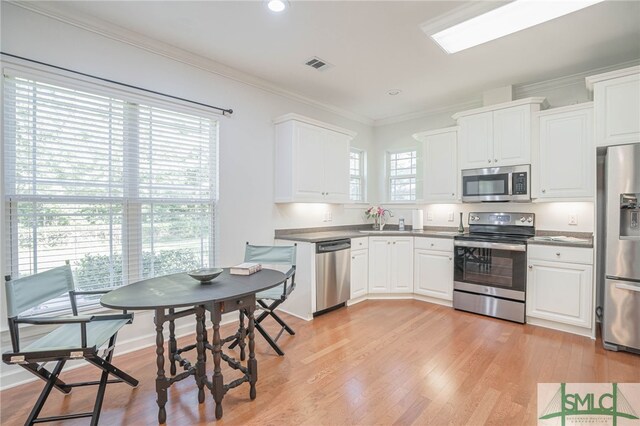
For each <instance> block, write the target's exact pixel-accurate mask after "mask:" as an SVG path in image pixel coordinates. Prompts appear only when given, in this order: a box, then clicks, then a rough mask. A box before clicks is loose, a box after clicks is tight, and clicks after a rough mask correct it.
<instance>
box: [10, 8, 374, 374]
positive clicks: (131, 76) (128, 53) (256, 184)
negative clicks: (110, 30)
mask: <svg viewBox="0 0 640 426" xmlns="http://www.w3.org/2000/svg"><path fill="white" fill-rule="evenodd" d="M0 26H1V31H2V32H1V34H0V42H1V46H0V47H1V49H2V51H4V52H7V53H11V54H14V55H19V56H23V57H26V58H31V59H35V60H38V61H42V62H46V63H51V64H54V65H59V66H62V67H65V68H70V69H73V70H77V71H82V72H85V73H89V74H95V75H98V76H101V77H104V78H108V79H112V80H115V81H121V82H125V83H128V84H132V85H137V86H140V87H144V88H147V89H151V90H156V91H160V92H164V93H168V94H172V95H174V96H179V97H183V98H186V99H192V100H196V101H199V102H203V103H207V104H211V105H219V106H223V107H225V108H233V110H234V114H233V115H232V116H231V117H228V118H227V117H221V118H220V147H219V159H220V169H219V170H220V172H219V176H220V183H219V187H220V196H219V198H220V199H219V204H218V213H217V224H218V228H217V232H218V256H217V261H216V263H217V264H218V265H230V264H234V263H237V262H239V261H241V260H242V256H243V253H244V243H245V241H252V242H256V243H270V242H272V241H273V235H274V229H277V228H286V227H312V226H325V225H337V224H353V223H361V222H362V210H363V209H362V208H358V209H353V208H348V207H347V208H345V206H331V205H312V204H308V205H305V204H292V205H275V204H274V203H273V177H274V172H273V164H274V158H273V153H274V127H273V124H272V120H273V119H274V118H275V117H278V116H280V115H283V114H286V113H291V112H294V113H298V114H302V115H306V116H309V117H312V118H314V119H317V120H321V121H325V122H327V123H331V124H334V125H337V126H340V127H343V128H346V129H349V130H353V131H355V132H357V133H358V135H357V136H356V138H355V139H354V140H353V146H355V147H358V148H361V149H364V150H366V151H368V152H369V151H371V150H372V146H373V143H372V142H373V137H372V128H371V127H370V126H369V125H366V124H362V123H360V122H357V121H354V120H351V119H348V118H345V117H343V116H340V115H337V114H335V113H332V112H329V111H327V110H325V109H322V108H319V107H316V106H313V105H310V104H308V103H303V102H301V101H297V100H294V99H292V98H289V97H285V96H282V95H279V94H275V93H273V92H270V91H267V90H263V89H260V88H257V87H255V86H252V85H248V84H245V83H242V82H239V81H236V80H233V79H230V78H226V77H223V76H220V75H218V74H216V73H212V72H208V71H206V70H204V69H201V68H197V67H194V66H190V65H187V64H185V63H181V62H178V61H175V60H172V59H170V58H168V57H165V56H162V55H159V54H156V53H152V52H151V51H148V50H145V49H142V48H139V47H136V46H133V45H131V44H127V43H124V42H120V41H117V40H114V39H111V38H108V37H105V36H102V35H99V34H96V33H94V32H91V31H88V30H85V29H81V28H79V27H76V26H73V25H70V24H67V23H64V22H61V21H58V20H55V19H52V18H48V17H45V16H42V15H40V14H36V13H33V12H30V11H27V10H25V9H23V8H20V7H17V6H15V5H12V4H9V3H6V2H2V6H1V24H0ZM221 42H224V41H221ZM3 187H4V185H3ZM371 190H372V188H370V189H369V191H371ZM2 198H3V199H4V196H3V197H2ZM327 210H330V211H331V215H332V219H333V220H332V221H331V222H323V219H324V217H325V212H326V211H327ZM0 247H2V248H3V249H4V247H5V241H4V235H3V240H2V242H0ZM0 256H1V253H0ZM2 259H4V257H2ZM3 269H4V267H3ZM2 275H4V273H3V274H2ZM1 305H2V310H3V311H2V312H1V317H2V318H5V314H4V302H2V303H1ZM0 322H1V323H2V329H4V330H6V321H5V320H4V319H0ZM153 330H154V329H153V324H152V315H151V313H150V312H144V313H140V314H138V315H137V317H136V321H135V322H134V325H132V326H130V327H127V328H125V329H124V330H123V332H122V333H121V335H120V340H121V341H122V342H125V345H124V346H123V348H124V349H127V348H128V349H131V348H134V347H135V346H136V345H139V344H143V343H146V344H152V343H153V341H154V334H153ZM182 331H183V332H189V328H188V327H187V328H184V329H182ZM31 333H33V332H31ZM24 334H25V336H26V337H28V334H29V332H25V333H24ZM27 340H28V339H27ZM0 344H1V345H2V350H6V349H7V348H8V345H9V338H8V335H7V333H6V331H5V332H3V333H2V338H1V340H0ZM18 372H20V373H18ZM21 372H22V370H21V369H18V368H17V367H13V368H12V367H9V366H6V365H5V364H4V363H2V364H0V378H1V381H0V386H2V387H6V386H8V385H11V384H13V383H16V382H19V381H21V380H23V379H25V378H27V377H29V375H24V374H21Z"/></svg>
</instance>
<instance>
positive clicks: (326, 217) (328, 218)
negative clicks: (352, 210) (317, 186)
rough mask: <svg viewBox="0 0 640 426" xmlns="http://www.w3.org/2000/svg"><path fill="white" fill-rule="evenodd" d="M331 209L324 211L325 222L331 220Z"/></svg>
mask: <svg viewBox="0 0 640 426" xmlns="http://www.w3.org/2000/svg"><path fill="white" fill-rule="evenodd" d="M331 220H332V218H331V210H327V211H326V212H324V222H331Z"/></svg>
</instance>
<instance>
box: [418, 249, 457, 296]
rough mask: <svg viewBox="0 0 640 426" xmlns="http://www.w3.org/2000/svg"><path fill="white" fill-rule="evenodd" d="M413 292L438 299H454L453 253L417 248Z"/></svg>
mask: <svg viewBox="0 0 640 426" xmlns="http://www.w3.org/2000/svg"><path fill="white" fill-rule="evenodd" d="M413 266H414V273H413V277H414V280H413V292H414V293H416V294H421V295H423V296H429V297H435V298H438V299H444V300H452V299H453V253H452V252H451V253H447V252H442V251H432V250H424V249H416V250H415V251H414V259H413Z"/></svg>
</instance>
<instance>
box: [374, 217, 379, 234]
mask: <svg viewBox="0 0 640 426" xmlns="http://www.w3.org/2000/svg"><path fill="white" fill-rule="evenodd" d="M379 229H380V225H379V224H378V216H375V217H374V218H373V230H374V231H378V230H379Z"/></svg>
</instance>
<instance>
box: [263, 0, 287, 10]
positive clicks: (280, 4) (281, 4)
mask: <svg viewBox="0 0 640 426" xmlns="http://www.w3.org/2000/svg"><path fill="white" fill-rule="evenodd" d="M267 7H268V8H269V10H270V11H272V12H276V13H280V12H284V11H285V9H286V8H287V7H289V2H288V1H287V0H267Z"/></svg>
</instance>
